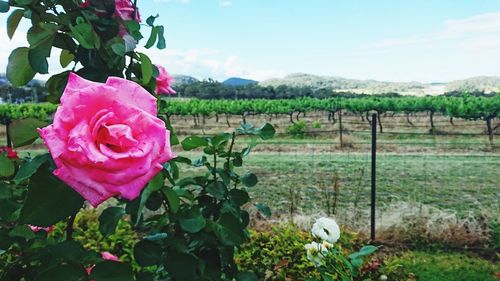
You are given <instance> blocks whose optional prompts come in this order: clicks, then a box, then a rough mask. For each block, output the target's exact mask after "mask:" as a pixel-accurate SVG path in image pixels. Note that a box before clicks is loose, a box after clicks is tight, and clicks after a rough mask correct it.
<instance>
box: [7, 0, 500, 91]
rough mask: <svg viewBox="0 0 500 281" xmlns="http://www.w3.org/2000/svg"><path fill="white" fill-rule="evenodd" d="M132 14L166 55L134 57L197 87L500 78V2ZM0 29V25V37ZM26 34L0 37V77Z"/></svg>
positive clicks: (207, 5)
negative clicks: (208, 81) (300, 80)
mask: <svg viewBox="0 0 500 281" xmlns="http://www.w3.org/2000/svg"><path fill="white" fill-rule="evenodd" d="M138 6H139V9H140V12H141V15H142V17H143V20H144V19H145V18H147V16H149V15H156V14H159V15H160V17H159V18H158V19H157V21H156V23H157V24H162V25H164V26H165V28H166V34H165V35H166V40H167V48H166V49H165V50H153V49H149V50H145V49H144V48H140V49H139V50H140V51H144V52H145V53H147V54H149V55H150V56H151V57H152V59H153V60H154V62H155V63H157V64H161V65H164V66H165V67H166V68H167V69H168V70H169V72H171V73H174V74H186V75H191V76H194V77H196V78H199V79H203V78H209V77H210V78H214V79H218V80H223V79H226V78H229V77H244V78H250V79H255V80H259V81H262V80H265V79H269V78H275V77H283V76H285V75H287V74H290V73H310V74H316V75H324V76H341V77H346V78H355V79H375V80H384V81H420V82H448V81H452V80H457V79H464V78H468V77H472V76H481V75H488V76H498V75H500V1H499V0H405V1H400V0H376V1H375V0H356V1H353V0H349V1H348V0H342V1H341V0H139V1H138ZM5 21H6V16H5V15H0V29H3V30H5ZM27 28H28V24H27V22H25V23H23V24H22V25H21V26H20V28H19V30H18V32H17V33H16V35H15V37H14V38H13V40H12V41H9V39H8V38H7V36H6V34H5V32H1V33H0V42H2V44H0V69H5V66H6V64H7V58H8V54H9V53H10V51H11V50H12V49H13V48H15V47H17V46H22V45H27V43H26V39H25V36H26V31H27ZM144 28H145V30H147V27H144ZM146 32H148V31H146ZM145 41H146V40H143V41H141V42H140V43H139V45H144V44H145ZM53 57H54V58H52V60H53V61H55V62H54V63H53V65H54V64H56V65H57V64H58V63H57V54H54V56H53ZM59 70H60V69H58V68H57V67H53V68H51V69H50V71H51V73H57V71H59ZM0 72H4V71H1V70H0ZM42 78H43V77H42Z"/></svg>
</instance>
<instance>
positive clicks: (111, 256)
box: [101, 252, 120, 261]
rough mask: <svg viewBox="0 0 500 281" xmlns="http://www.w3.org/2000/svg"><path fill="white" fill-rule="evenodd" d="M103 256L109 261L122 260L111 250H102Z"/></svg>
mask: <svg viewBox="0 0 500 281" xmlns="http://www.w3.org/2000/svg"><path fill="white" fill-rule="evenodd" d="M101 257H102V259H103V260H107V261H120V259H118V257H117V256H115V255H113V254H112V253H110V252H102V253H101Z"/></svg>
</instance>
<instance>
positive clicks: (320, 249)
mask: <svg viewBox="0 0 500 281" xmlns="http://www.w3.org/2000/svg"><path fill="white" fill-rule="evenodd" d="M325 245H326V244H324V243H322V244H320V243H317V242H314V241H313V242H311V243H309V244H306V245H305V248H306V252H307V259H308V260H310V261H312V262H313V263H314V264H315V265H316V266H321V265H322V264H323V256H324V255H326V254H328V247H329V246H328V247H325ZM330 245H331V244H330Z"/></svg>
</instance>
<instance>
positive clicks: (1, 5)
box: [0, 1, 10, 13]
mask: <svg viewBox="0 0 500 281" xmlns="http://www.w3.org/2000/svg"><path fill="white" fill-rule="evenodd" d="M9 9H10V5H9V2H7V1H0V13H7V12H8V11H9Z"/></svg>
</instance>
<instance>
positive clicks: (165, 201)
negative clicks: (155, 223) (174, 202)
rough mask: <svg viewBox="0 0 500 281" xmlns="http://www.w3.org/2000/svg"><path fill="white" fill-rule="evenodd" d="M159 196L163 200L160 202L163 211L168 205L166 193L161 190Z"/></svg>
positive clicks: (167, 208)
mask: <svg viewBox="0 0 500 281" xmlns="http://www.w3.org/2000/svg"><path fill="white" fill-rule="evenodd" d="M160 193H161V196H162V197H163V200H162V202H161V203H162V204H163V208H165V211H167V210H169V206H168V204H167V202H168V198H167V195H166V194H165V191H163V190H162V191H161V192H160Z"/></svg>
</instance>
